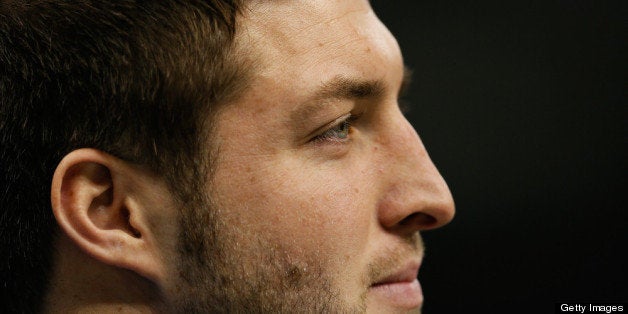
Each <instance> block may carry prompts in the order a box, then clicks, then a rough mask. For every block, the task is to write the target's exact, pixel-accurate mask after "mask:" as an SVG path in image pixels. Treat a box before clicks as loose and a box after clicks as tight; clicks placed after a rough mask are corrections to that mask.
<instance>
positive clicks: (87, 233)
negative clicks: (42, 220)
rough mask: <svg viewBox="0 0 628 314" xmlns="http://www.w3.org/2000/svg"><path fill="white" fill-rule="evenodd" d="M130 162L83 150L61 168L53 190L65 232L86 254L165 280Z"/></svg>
mask: <svg viewBox="0 0 628 314" xmlns="http://www.w3.org/2000/svg"><path fill="white" fill-rule="evenodd" d="M129 175H132V173H131V172H130V171H129V169H127V167H126V165H125V162H124V161H122V160H120V159H117V158H115V157H113V156H111V155H108V154H106V153H104V152H101V151H99V150H95V149H79V150H75V151H72V152H71V153H69V154H68V155H66V156H65V157H64V158H63V160H62V161H61V162H60V163H59V165H58V166H57V169H56V171H55V173H54V176H53V180H52V187H51V201H52V209H53V213H54V216H55V218H56V220H57V223H58V225H59V228H60V229H61V230H62V232H63V233H64V234H65V235H66V236H67V237H68V238H69V239H70V240H71V241H72V242H73V243H74V244H75V245H76V246H77V247H79V248H80V249H81V250H82V251H83V252H84V253H86V254H87V255H89V256H91V257H92V258H94V259H96V260H98V261H100V262H102V263H105V264H108V265H111V266H114V267H119V268H124V269H128V270H131V271H134V272H136V273H138V274H140V275H142V276H143V277H146V278H148V279H149V280H152V281H158V280H160V279H161V277H162V275H163V271H162V270H161V269H162V267H161V261H160V260H159V254H158V251H159V250H158V248H157V247H156V246H155V242H154V241H150V240H149V239H151V236H150V233H151V232H152V231H151V230H150V229H149V224H148V223H146V215H148V214H147V213H146V212H145V211H144V208H143V207H142V206H141V204H140V203H138V202H136V201H134V194H133V189H132V188H131V187H130V185H131V184H130V182H129V181H128V180H127V177H128V176H129Z"/></svg>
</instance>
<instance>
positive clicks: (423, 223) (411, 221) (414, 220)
mask: <svg viewBox="0 0 628 314" xmlns="http://www.w3.org/2000/svg"><path fill="white" fill-rule="evenodd" d="M435 224H436V218H434V216H432V215H428V214H425V213H413V214H412V215H410V216H408V217H406V218H404V219H403V220H402V221H400V222H399V225H400V226H420V227H421V228H430V227H432V226H434V225H435Z"/></svg>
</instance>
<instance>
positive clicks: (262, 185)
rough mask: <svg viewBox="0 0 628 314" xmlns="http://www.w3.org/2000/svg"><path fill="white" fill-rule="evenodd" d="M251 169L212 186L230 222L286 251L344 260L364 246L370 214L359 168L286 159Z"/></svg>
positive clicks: (366, 185)
mask: <svg viewBox="0 0 628 314" xmlns="http://www.w3.org/2000/svg"><path fill="white" fill-rule="evenodd" d="M254 169H255V170H251V168H246V167H245V169H241V170H244V171H237V172H234V173H237V175H231V176H228V178H229V180H228V181H227V180H225V181H223V182H222V184H218V185H217V186H216V188H217V189H216V190H215V191H216V192H217V193H219V195H217V196H218V199H219V200H221V201H220V202H219V204H220V207H222V210H223V211H224V214H225V216H227V217H229V218H228V225H230V226H231V227H234V228H238V229H239V230H245V231H246V233H247V234H248V235H249V236H255V237H256V238H258V239H263V242H266V243H272V244H274V245H276V246H279V247H281V248H282V250H284V251H286V252H287V253H288V254H290V255H297V256H298V255H305V254H311V253H314V254H318V255H324V256H328V259H331V258H335V259H341V260H347V259H349V258H350V257H352V256H353V257H355V256H356V255H357V254H358V253H359V252H360V251H364V250H365V246H366V242H367V238H368V232H369V226H370V224H371V222H372V219H373V217H374V213H373V205H372V204H369V202H368V198H367V197H366V196H367V195H368V191H367V188H368V180H364V178H360V177H359V175H357V174H359V173H361V172H360V171H359V170H358V169H352V168H351V167H340V166H339V167H304V166H303V164H301V163H299V165H294V166H293V165H292V164H291V163H289V162H287V163H280V164H274V165H265V166H264V165H263V163H262V165H259V164H258V167H256V168H254ZM216 182H218V180H217V181H216ZM371 203H372V202H371ZM242 235H244V234H242ZM319 257H320V256H319Z"/></svg>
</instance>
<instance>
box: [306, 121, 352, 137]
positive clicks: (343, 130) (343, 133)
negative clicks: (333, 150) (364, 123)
mask: <svg viewBox="0 0 628 314" xmlns="http://www.w3.org/2000/svg"><path fill="white" fill-rule="evenodd" d="M354 118H355V117H354V116H349V117H347V118H346V119H344V120H342V121H341V122H340V123H338V124H336V125H335V126H334V127H332V128H331V129H329V130H327V131H325V132H324V133H323V134H321V135H318V136H316V137H315V138H314V139H313V141H316V142H318V141H332V142H333V141H338V142H343V141H346V140H347V139H348V138H349V133H351V121H353V120H354Z"/></svg>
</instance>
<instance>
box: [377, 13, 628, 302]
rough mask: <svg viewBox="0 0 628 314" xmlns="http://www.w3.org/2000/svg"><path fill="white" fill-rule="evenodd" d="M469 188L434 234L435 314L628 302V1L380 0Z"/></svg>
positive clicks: (455, 186) (416, 108)
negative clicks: (446, 222)
mask: <svg viewBox="0 0 628 314" xmlns="http://www.w3.org/2000/svg"><path fill="white" fill-rule="evenodd" d="M372 5H373V7H374V9H375V11H376V13H377V14H378V16H379V17H380V19H381V20H382V21H383V22H384V23H385V24H386V25H387V26H388V28H389V29H390V30H391V31H392V33H393V34H394V35H395V36H396V37H397V40H398V41H399V44H400V46H401V48H402V51H403V52H404V56H405V61H406V63H407V64H408V65H409V66H410V67H411V68H412V69H413V70H414V81H413V84H412V90H411V91H410V92H409V95H408V96H407V97H406V98H407V99H406V100H407V101H409V102H410V104H411V107H412V109H411V111H410V112H409V113H408V117H409V119H410V121H411V122H412V124H413V125H414V126H415V128H416V129H417V131H418V132H419V134H420V136H421V138H422V140H423V142H424V143H425V145H426V147H427V149H428V151H429V152H430V155H431V157H432V159H433V160H434V162H435V164H436V165H437V167H438V168H439V170H440V171H441V174H442V175H443V176H444V177H445V179H446V180H447V182H448V184H449V186H450V189H451V191H452V193H453V195H454V199H455V201H456V207H457V213H456V218H455V219H454V221H453V222H452V223H451V224H449V225H448V226H446V227H444V228H441V229H438V230H434V231H429V232H425V233H423V236H424V239H425V241H426V246H427V254H426V259H425V261H424V264H423V266H422V268H421V271H420V274H419V278H420V279H421V283H422V285H423V289H424V294H425V297H426V302H425V305H424V313H427V314H438V313H552V312H553V309H554V303H555V302H566V301H569V302H580V303H584V302H627V301H628V271H627V270H628V258H627V257H626V254H625V252H626V251H628V250H627V249H626V248H627V247H628V206H626V205H627V204H626V197H625V193H626V188H625V186H626V159H627V158H626V157H627V154H626V152H627V150H626V144H627V142H628V141H627V139H628V136H627V135H628V132H627V131H628V130H627V128H626V126H627V123H628V119H627V118H628V114H627V110H626V109H627V101H626V96H627V91H628V84H627V83H628V82H627V80H626V76H627V75H626V74H627V73H628V71H627V70H628V63H627V62H626V59H627V58H628V51H627V49H626V48H627V47H626V42H627V41H628V32H627V23H628V10H626V9H625V7H626V5H627V3H626V2H625V1H604V0H587V1H584V0H564V1H552V0H547V1H540V0H536V1H460V0H459V1H443V0H432V1H420V0H419V1H398V0H397V1H391V0H379V1H375V0H374V1H372Z"/></svg>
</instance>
